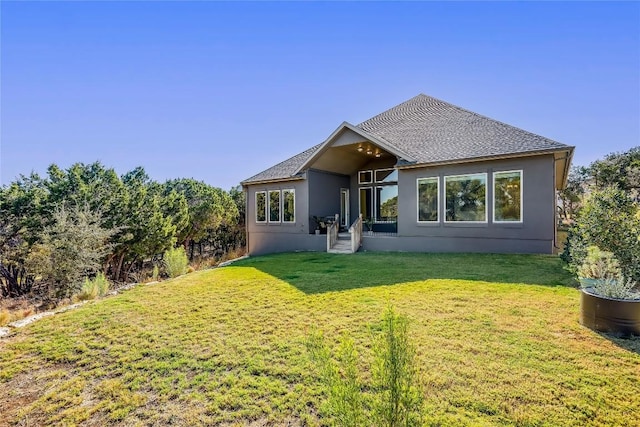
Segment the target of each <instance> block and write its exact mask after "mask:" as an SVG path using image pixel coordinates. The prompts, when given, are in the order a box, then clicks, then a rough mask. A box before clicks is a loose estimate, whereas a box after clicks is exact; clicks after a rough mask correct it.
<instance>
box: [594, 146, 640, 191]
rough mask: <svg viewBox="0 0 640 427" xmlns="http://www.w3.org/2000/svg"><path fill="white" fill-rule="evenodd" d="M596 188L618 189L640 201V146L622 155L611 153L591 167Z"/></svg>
mask: <svg viewBox="0 0 640 427" xmlns="http://www.w3.org/2000/svg"><path fill="white" fill-rule="evenodd" d="M589 172H590V174H591V176H592V177H593V179H594V184H595V187H596V188H598V189H604V188H607V187H611V186H613V187H617V188H619V189H620V190H622V191H624V192H626V193H628V194H629V195H630V196H631V197H632V198H633V199H634V200H635V201H640V146H638V147H633V148H631V149H630V150H628V151H625V152H622V153H611V154H608V155H607V156H605V158H604V159H602V160H596V161H595V162H593V163H591V165H590V166H589Z"/></svg>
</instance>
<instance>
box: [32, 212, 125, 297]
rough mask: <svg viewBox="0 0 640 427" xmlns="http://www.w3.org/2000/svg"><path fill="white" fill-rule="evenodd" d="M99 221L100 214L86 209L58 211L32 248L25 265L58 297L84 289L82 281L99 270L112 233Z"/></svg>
mask: <svg viewBox="0 0 640 427" xmlns="http://www.w3.org/2000/svg"><path fill="white" fill-rule="evenodd" d="M100 222H101V217H100V215H99V214H98V213H96V212H92V211H91V210H89V208H88V207H86V206H85V207H78V206H74V207H72V208H65V207H59V208H56V209H55V211H54V213H53V223H52V224H51V225H50V226H47V227H45V229H44V231H43V233H42V236H41V238H40V241H39V242H38V243H36V244H35V245H33V246H32V248H31V251H30V253H29V256H28V257H27V259H26V261H25V265H26V267H27V269H28V270H29V271H31V272H33V273H34V274H36V275H38V276H40V278H41V280H42V281H44V282H45V283H48V284H49V285H50V286H52V287H53V289H54V293H55V295H56V297H58V298H61V297H70V296H72V295H74V294H75V293H77V292H78V291H79V290H80V289H81V288H82V280H83V278H85V277H87V276H93V275H94V274H95V273H97V272H98V271H99V270H100V266H101V260H102V259H103V257H104V256H105V255H106V254H107V253H108V252H109V246H108V244H107V242H108V241H109V238H110V237H111V234H112V232H111V231H110V230H105V229H103V228H102V227H101V226H100Z"/></svg>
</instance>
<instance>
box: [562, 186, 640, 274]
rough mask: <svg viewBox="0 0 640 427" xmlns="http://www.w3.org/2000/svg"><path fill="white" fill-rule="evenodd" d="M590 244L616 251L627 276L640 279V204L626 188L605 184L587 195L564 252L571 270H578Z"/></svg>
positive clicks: (616, 255)
mask: <svg viewBox="0 0 640 427" xmlns="http://www.w3.org/2000/svg"><path fill="white" fill-rule="evenodd" d="M590 246H597V247H598V248H600V249H601V250H603V251H607V252H611V253H613V256H614V257H615V258H616V259H617V260H618V262H619V263H620V270H621V271H622V273H623V274H624V275H625V277H628V278H631V279H632V280H634V281H636V282H638V281H640V206H639V205H638V203H637V202H636V201H634V200H633V199H632V198H631V197H630V196H629V195H628V194H626V193H625V192H624V191H622V190H619V189H616V188H606V189H604V190H601V191H594V192H593V193H591V194H590V195H589V197H587V199H586V200H585V203H584V206H583V208H582V210H581V211H580V215H579V216H578V218H577V220H576V223H575V224H574V225H573V226H572V227H571V229H570V231H569V237H568V241H567V245H566V247H565V252H564V253H563V254H562V259H563V260H564V261H566V262H567V263H568V266H569V270H570V271H572V272H573V273H575V274H578V270H579V269H580V268H581V266H582V265H583V263H584V262H585V260H586V259H587V256H588V248H589V247H590Z"/></svg>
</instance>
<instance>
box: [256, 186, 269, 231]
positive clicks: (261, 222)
mask: <svg viewBox="0 0 640 427" xmlns="http://www.w3.org/2000/svg"><path fill="white" fill-rule="evenodd" d="M258 194H264V221H258ZM267 205H268V201H267V192H266V190H263V191H256V192H255V208H256V215H255V220H256V224H265V223H266V222H267V210H268V209H267Z"/></svg>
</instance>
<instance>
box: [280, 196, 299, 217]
mask: <svg viewBox="0 0 640 427" xmlns="http://www.w3.org/2000/svg"><path fill="white" fill-rule="evenodd" d="M282 220H283V221H284V222H295V220H296V198H295V193H294V191H293V190H282Z"/></svg>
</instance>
